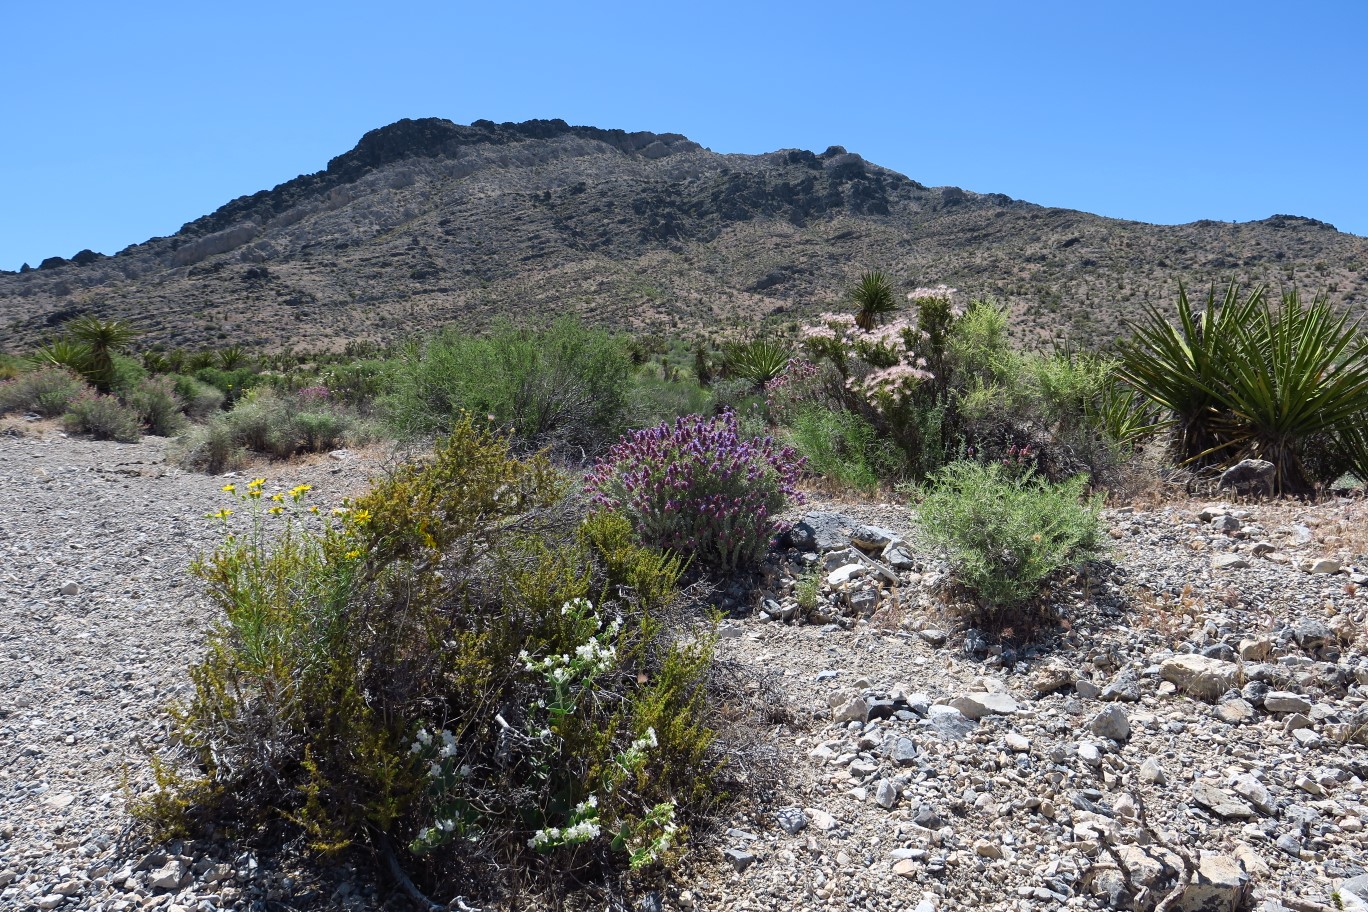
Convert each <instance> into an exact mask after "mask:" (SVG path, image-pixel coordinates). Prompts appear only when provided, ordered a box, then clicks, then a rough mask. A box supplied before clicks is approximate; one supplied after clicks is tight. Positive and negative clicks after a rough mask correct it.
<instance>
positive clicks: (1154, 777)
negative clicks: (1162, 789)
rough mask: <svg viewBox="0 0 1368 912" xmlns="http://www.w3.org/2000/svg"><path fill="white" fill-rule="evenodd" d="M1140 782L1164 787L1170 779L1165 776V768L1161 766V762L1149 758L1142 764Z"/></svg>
mask: <svg viewBox="0 0 1368 912" xmlns="http://www.w3.org/2000/svg"><path fill="white" fill-rule="evenodd" d="M1140 781H1141V782H1150V783H1153V784H1154V785H1163V784H1164V783H1165V782H1166V781H1168V777H1167V776H1165V775H1164V767H1163V766H1162V765H1160V763H1159V761H1158V760H1156V759H1154V758H1153V757H1149V758H1147V759H1146V760H1145V762H1144V763H1142V764H1140Z"/></svg>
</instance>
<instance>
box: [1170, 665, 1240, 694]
mask: <svg viewBox="0 0 1368 912" xmlns="http://www.w3.org/2000/svg"><path fill="white" fill-rule="evenodd" d="M1159 676H1160V677H1161V678H1163V679H1164V680H1165V681H1169V682H1171V683H1173V684H1174V685H1176V686H1177V687H1178V689H1179V690H1182V691H1183V692H1184V693H1186V694H1188V695H1189V696H1192V697H1195V698H1196V699H1199V700H1206V701H1208V702H1210V701H1212V700H1215V699H1216V698H1217V697H1219V696H1221V695H1222V694H1223V693H1225V692H1226V691H1228V690H1231V689H1233V688H1236V687H1237V686H1238V681H1239V678H1240V667H1239V666H1238V665H1236V664H1235V663H1234V662H1225V661H1222V660H1221V659H1213V658H1209V657H1207V656H1202V655H1177V656H1173V657H1171V658H1168V659H1165V660H1164V661H1163V662H1162V663H1161V664H1160V665H1159Z"/></svg>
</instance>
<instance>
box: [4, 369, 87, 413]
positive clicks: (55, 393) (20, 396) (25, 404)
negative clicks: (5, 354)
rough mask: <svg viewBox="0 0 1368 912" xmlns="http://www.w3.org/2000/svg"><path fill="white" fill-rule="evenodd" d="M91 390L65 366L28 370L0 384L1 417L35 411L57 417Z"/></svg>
mask: <svg viewBox="0 0 1368 912" xmlns="http://www.w3.org/2000/svg"><path fill="white" fill-rule="evenodd" d="M86 389H89V387H87V386H86V384H85V382H84V381H83V380H81V379H80V378H79V377H77V376H76V375H75V374H73V373H71V371H69V370H66V369H65V368H61V367H40V368H37V369H36V370H31V371H25V372H24V373H21V374H19V375H17V376H16V377H15V378H14V379H12V380H6V381H5V382H3V383H0V415H3V414H5V413H7V412H32V413H33V414H35V415H42V416H43V417H44V418H56V417H57V416H59V415H61V414H62V413H64V412H65V411H66V410H67V406H68V405H70V404H71V402H72V400H73V399H75V398H76V397H77V396H79V395H80V394H81V392H82V391H83V390H86Z"/></svg>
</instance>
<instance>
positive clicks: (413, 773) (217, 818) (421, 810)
mask: <svg viewBox="0 0 1368 912" xmlns="http://www.w3.org/2000/svg"><path fill="white" fill-rule="evenodd" d="M571 489H572V485H571V484H570V482H569V480H568V479H567V478H566V477H564V476H562V475H561V474H559V473H558V472H557V471H555V470H554V469H553V468H552V466H551V465H550V463H549V462H548V461H547V459H546V458H545V457H541V456H538V457H533V458H530V459H527V460H519V459H516V458H514V457H513V456H512V454H511V452H510V448H509V444H508V442H507V441H506V439H504V438H501V437H496V436H493V435H491V434H489V433H487V432H483V431H480V430H477V429H476V427H475V425H474V424H473V422H472V421H471V420H470V419H465V420H463V421H461V422H460V423H458V424H457V426H456V428H455V429H454V431H453V433H452V434H451V436H450V437H448V438H446V439H445V440H443V441H441V442H440V443H439V445H438V447H437V449H436V452H435V453H434V454H433V455H432V456H431V457H430V458H429V459H428V460H427V461H426V462H425V463H424V464H422V465H410V466H406V467H402V468H400V469H398V470H396V471H395V472H394V473H392V474H391V475H389V476H388V477H386V478H385V479H384V480H383V481H381V482H379V483H377V484H376V486H375V487H374V488H373V489H372V490H371V491H370V493H368V494H367V495H365V496H364V497H361V498H359V499H358V500H356V501H355V502H352V503H351V504H349V509H348V510H346V511H345V512H344V513H343V515H342V516H340V517H339V518H336V519H328V518H325V517H321V516H313V515H311V513H310V510H309V508H308V506H307V499H308V496H309V494H308V491H309V489H308V488H307V487H306V486H300V487H298V488H295V489H294V490H292V491H288V492H278V493H272V492H270V491H267V490H266V488H265V482H264V481H262V480H260V479H257V480H254V481H252V482H250V483H248V484H246V485H242V486H234V485H228V486H225V491H227V492H228V494H229V495H230V497H232V498H235V499H234V500H231V501H230V503H229V506H228V507H226V508H225V509H224V510H221V511H219V512H218V513H216V514H214V516H215V517H216V518H218V519H223V520H225V521H229V519H230V517H231V516H232V513H233V511H234V510H236V511H237V512H239V513H244V514H250V515H251V517H252V521H251V525H250V528H249V529H248V530H247V531H245V532H244V531H241V530H239V531H237V532H236V533H233V534H228V535H227V536H226V537H225V539H224V541H223V543H222V544H221V545H220V547H219V548H218V549H217V550H216V551H215V552H214V553H212V554H210V555H208V556H206V557H205V558H203V559H202V560H201V561H200V562H199V563H198V564H197V565H196V567H195V570H196V572H197V573H198V574H199V575H200V576H201V577H203V578H204V580H205V581H206V582H207V584H208V592H209V595H210V597H211V598H212V599H213V601H214V602H215V603H216V604H217V605H218V606H219V607H220V608H221V609H222V610H223V612H224V614H225V618H226V620H225V623H224V624H223V626H222V627H221V628H219V629H218V630H217V631H215V632H214V633H213V634H212V635H211V637H210V641H209V648H208V651H207V653H206V654H205V656H204V658H203V659H201V660H199V661H197V662H196V664H195V665H194V666H193V668H192V671H191V680H192V682H193V695H192V696H191V697H190V698H189V700H188V701H187V702H185V703H183V704H181V705H179V706H178V707H177V708H176V710H175V717H176V719H177V726H178V736H179V738H178V742H179V743H180V744H181V745H183V751H184V755H183V756H181V757H180V758H179V760H180V761H182V762H181V763H179V764H178V767H179V768H180V769H184V770H194V769H195V768H199V769H201V770H203V771H204V772H203V773H202V774H196V773H194V772H188V773H182V774H179V775H172V774H169V773H167V772H166V771H165V770H162V771H160V772H159V773H158V780H159V782H160V783H161V784H162V791H163V792H167V793H169V795H167V796H164V797H163V799H162V800H159V801H157V802H145V803H144V805H140V807H143V809H144V815H145V819H148V820H149V822H150V823H153V824H155V825H157V826H159V827H161V828H163V829H164V830H170V829H175V827H176V824H177V823H179V824H181V825H182V828H183V829H193V828H194V827H193V826H191V825H189V824H193V823H194V822H196V821H200V822H212V823H214V824H215V825H218V826H226V825H232V826H247V827H249V828H250V827H251V826H253V825H257V824H261V823H263V822H267V821H271V820H275V821H277V822H279V821H286V822H288V823H289V825H291V826H293V827H295V828H297V830H298V832H299V833H301V834H302V835H303V836H304V837H305V838H306V839H307V841H308V842H309V844H311V845H312V846H313V847H314V848H316V849H318V850H320V851H340V850H344V849H346V848H348V847H350V846H357V847H364V848H365V849H367V850H368V851H369V852H371V853H373V854H372V855H371V856H370V857H372V858H374V857H379V858H384V857H386V856H389V855H391V853H392V854H393V857H394V860H395V861H396V862H397V863H398V864H400V865H401V866H402V867H403V868H405V869H406V870H408V871H409V872H410V873H412V874H413V879H414V880H415V881H416V882H417V883H418V884H419V885H420V886H422V887H423V888H425V889H426V890H428V891H429V892H430V893H432V894H433V895H442V896H450V895H452V894H453V893H458V892H459V893H461V894H463V895H465V896H467V897H469V896H471V895H472V894H479V893H481V892H484V891H495V890H497V889H498V888H499V887H501V886H507V883H503V882H501V878H504V877H505V875H501V874H499V873H498V872H501V871H502V872H513V871H523V872H534V874H536V875H538V876H542V877H544V878H545V879H546V881H547V884H548V885H552V886H555V887H557V888H559V887H563V886H565V885H567V884H568V883H569V882H571V881H573V880H575V879H582V878H585V877H593V876H597V873H596V872H611V871H614V870H620V869H626V868H641V867H645V866H648V865H651V864H656V863H665V862H669V861H670V860H671V859H673V858H675V857H677V856H678V855H679V853H680V852H681V850H682V848H683V846H684V845H685V841H686V838H687V832H688V825H689V824H690V822H691V821H693V820H696V819H697V818H698V816H699V815H700V814H702V813H705V812H706V811H707V809H708V808H709V807H710V806H712V805H713V804H714V803H715V802H716V801H717V800H718V793H719V790H720V789H721V788H722V787H723V786H724V785H725V782H726V780H724V779H723V778H722V775H723V773H724V772H725V768H724V767H723V766H722V765H721V763H720V757H721V755H720V753H719V749H718V745H717V744H716V742H715V738H716V730H717V725H718V723H719V720H720V719H721V717H720V716H719V713H720V712H721V710H720V709H719V705H720V703H721V702H724V701H725V700H732V699H734V698H735V697H725V698H723V699H721V700H714V699H709V697H708V690H707V688H708V687H715V686H720V685H717V684H716V683H710V682H711V681H712V677H713V675H712V668H713V663H714V659H713V648H714V636H713V634H712V633H711V627H710V625H699V624H696V623H692V622H690V621H689V619H688V617H687V615H684V614H682V613H681V611H680V602H679V595H678V588H677V582H678V579H679V576H680V572H681V565H680V562H679V561H678V560H676V559H674V558H670V557H667V556H665V555H662V554H660V553H659V552H655V551H652V550H649V549H646V548H643V547H642V546H640V545H638V544H637V543H636V542H635V540H634V539H633V536H632V534H631V529H630V527H629V526H628V523H627V521H626V520H624V519H623V518H621V517H619V516H616V515H614V514H611V513H602V512H600V513H594V514H590V515H588V516H586V515H585V514H583V513H582V512H580V510H579V509H578V508H576V507H575V505H574V503H573V502H571V501H568V500H567V499H566V498H567V495H569V493H570V491H571ZM231 521H232V522H236V521H237V520H231ZM738 693H739V692H738ZM751 734H752V735H753V733H751ZM168 818H178V819H175V820H168ZM357 857H361V856H357ZM495 862H497V863H495ZM475 872H485V873H483V874H478V873H475ZM514 876H515V875H513V874H512V873H508V874H507V875H506V878H507V880H508V881H509V882H511V881H512V880H513V879H514ZM518 876H521V875H518Z"/></svg>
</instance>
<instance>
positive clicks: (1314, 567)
mask: <svg viewBox="0 0 1368 912" xmlns="http://www.w3.org/2000/svg"><path fill="white" fill-rule="evenodd" d="M1302 569H1303V570H1305V571H1306V572H1307V573H1339V572H1340V562H1339V561H1337V560H1335V559H1334V558H1333V557H1318V558H1313V559H1311V560H1307V561H1303V562H1302Z"/></svg>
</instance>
